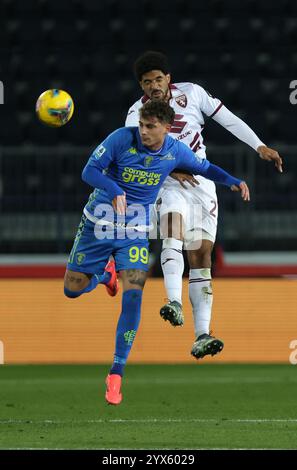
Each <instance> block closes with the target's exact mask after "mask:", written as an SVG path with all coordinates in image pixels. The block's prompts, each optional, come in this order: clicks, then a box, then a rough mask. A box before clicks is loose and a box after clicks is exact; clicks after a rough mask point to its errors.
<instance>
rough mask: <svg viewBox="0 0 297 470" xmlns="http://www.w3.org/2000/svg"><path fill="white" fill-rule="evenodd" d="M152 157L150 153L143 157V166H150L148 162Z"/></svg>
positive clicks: (150, 161)
mask: <svg viewBox="0 0 297 470" xmlns="http://www.w3.org/2000/svg"><path fill="white" fill-rule="evenodd" d="M153 159H154V157H151V156H150V155H148V156H147V157H145V159H144V166H145V167H146V168H148V167H149V166H150V164H151V163H152V161H153Z"/></svg>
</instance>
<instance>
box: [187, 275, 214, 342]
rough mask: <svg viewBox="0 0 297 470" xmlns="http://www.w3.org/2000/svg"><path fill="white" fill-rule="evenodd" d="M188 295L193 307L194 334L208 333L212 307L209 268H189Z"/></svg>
mask: <svg viewBox="0 0 297 470" xmlns="http://www.w3.org/2000/svg"><path fill="white" fill-rule="evenodd" d="M189 296H190V301H191V304H192V307H193V317H194V326H195V335H196V338H198V336H200V335H203V334H204V333H207V334H209V324H210V319H211V308H212V299H213V298H212V288H211V272H210V268H207V269H206V268H205V269H190V272H189Z"/></svg>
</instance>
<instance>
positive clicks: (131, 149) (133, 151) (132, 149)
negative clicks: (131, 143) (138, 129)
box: [128, 147, 137, 155]
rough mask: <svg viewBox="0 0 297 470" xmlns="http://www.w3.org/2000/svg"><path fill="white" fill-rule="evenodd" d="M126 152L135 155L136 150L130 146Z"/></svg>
mask: <svg viewBox="0 0 297 470" xmlns="http://www.w3.org/2000/svg"><path fill="white" fill-rule="evenodd" d="M128 152H129V153H132V155H135V154H136V153H137V150H136V148H135V147H131V148H129V150H128Z"/></svg>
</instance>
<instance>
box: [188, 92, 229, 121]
mask: <svg viewBox="0 0 297 470" xmlns="http://www.w3.org/2000/svg"><path fill="white" fill-rule="evenodd" d="M194 93H195V96H196V99H197V101H198V103H199V107H200V109H201V111H203V113H204V114H206V116H208V117H213V116H215V114H216V113H217V112H218V111H219V110H220V109H221V107H222V106H223V103H222V102H221V100H219V99H218V98H214V97H213V96H212V95H211V94H210V93H209V92H208V91H206V90H204V88H202V87H201V86H200V85H194Z"/></svg>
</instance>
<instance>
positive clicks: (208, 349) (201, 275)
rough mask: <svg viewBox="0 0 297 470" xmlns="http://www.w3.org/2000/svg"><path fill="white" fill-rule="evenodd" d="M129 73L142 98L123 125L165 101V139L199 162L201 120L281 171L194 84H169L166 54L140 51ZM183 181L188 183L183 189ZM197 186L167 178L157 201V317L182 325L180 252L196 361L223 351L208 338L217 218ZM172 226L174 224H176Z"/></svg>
mask: <svg viewBox="0 0 297 470" xmlns="http://www.w3.org/2000/svg"><path fill="white" fill-rule="evenodd" d="M134 71H135V75H136V78H137V80H138V81H139V84H140V86H141V88H142V90H143V91H144V96H142V98H141V99H139V100H138V101H137V102H136V103H134V105H133V106H132V107H131V108H130V109H129V111H128V114H127V118H126V126H136V125H137V123H138V119H139V115H138V111H139V109H140V108H141V107H142V106H143V104H144V103H145V102H147V101H148V100H165V101H167V102H168V103H169V104H170V106H171V107H172V108H173V109H174V111H175V120H174V123H173V125H172V127H171V130H170V135H171V136H172V137H174V138H176V139H177V140H180V141H181V142H183V143H184V144H186V145H188V146H189V147H190V148H191V149H192V150H193V151H194V152H195V153H196V154H197V155H198V156H199V157H200V158H206V147H205V145H204V143H203V137H202V132H203V129H204V125H205V116H206V118H207V119H208V118H212V119H214V120H215V121H216V122H218V123H219V124H221V125H222V126H223V127H225V129H227V130H228V131H229V132H231V133H232V134H234V135H235V136H236V137H237V138H238V139H240V140H241V141H243V142H245V143H246V144H248V145H249V146H250V147H252V148H253V149H254V150H255V151H256V152H258V154H259V155H260V157H261V158H262V159H263V160H267V161H273V162H274V163H275V166H276V167H277V169H278V170H279V171H280V172H282V160H281V158H280V156H279V154H278V153H277V152H276V151H275V150H273V149H271V148H269V147H267V146H266V145H265V144H264V143H263V142H262V141H261V140H260V139H259V138H258V136H257V135H256V134H255V133H254V132H253V130H252V129H251V128H250V127H249V126H248V125H247V124H245V123H244V122H243V121H242V120H241V119H240V118H238V117H237V116H235V115H234V114H233V113H232V112H231V111H229V110H228V109H227V108H226V107H225V106H224V104H223V103H222V102H221V101H220V100H219V99H217V98H214V97H212V96H211V95H210V94H209V93H208V92H207V91H206V90H205V89H204V88H202V87H201V86H199V85H197V84H194V83H188V82H182V83H175V84H171V76H170V73H169V65H168V61H167V57H166V56H165V55H163V54H161V53H159V52H154V51H147V52H145V53H144V54H143V55H142V56H140V57H139V58H138V59H137V60H136V62H135V64H134ZM186 182H187V183H190V184H187V185H186V184H185V183H186ZM197 183H198V182H197V180H196V179H195V177H193V176H192V175H187V174H185V173H176V172H175V173H172V174H171V177H170V176H169V177H167V179H166V180H165V182H164V184H163V186H162V188H161V190H160V193H159V198H158V199H159V210H160V220H161V234H162V235H163V234H166V235H165V238H164V239H163V245H162V254H161V265H162V270H163V274H164V281H165V287H166V291H167V297H168V303H167V304H166V305H164V306H163V307H162V308H161V310H160V314H161V316H162V317H163V318H164V319H165V320H169V321H170V323H171V324H172V325H173V326H179V325H183V323H184V317H183V312H182V275H183V271H184V260H183V254H182V249H183V247H184V248H185V249H186V250H187V257H188V261H189V265H190V272H189V296H190V300H191V304H192V308H193V316H194V325H195V338H196V339H195V342H194V345H193V347H192V350H191V354H192V355H193V356H194V357H196V358H197V359H198V358H202V357H204V356H205V355H207V354H211V355H214V354H216V353H217V352H219V351H220V350H221V349H222V348H218V344H219V343H221V341H219V340H217V339H216V338H214V337H212V336H210V334H209V333H210V331H209V325H210V319H211V309H212V300H213V296H212V288H211V252H212V249H213V245H214V242H215V238H216V230H217V218H218V204H217V196H216V188H215V184H214V183H213V182H212V181H209V180H207V179H205V178H203V177H202V176H199V184H197ZM194 205H199V206H200V207H201V209H202V218H198V220H197V218H196V220H194V218H193V217H192V216H191V210H190V209H191V208H192V207H193V206H194ZM177 221H178V222H179V223H176V222H177ZM176 227H178V229H176ZM179 227H181V228H182V229H179ZM174 229H175V230H174ZM163 236H164V235H163Z"/></svg>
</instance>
